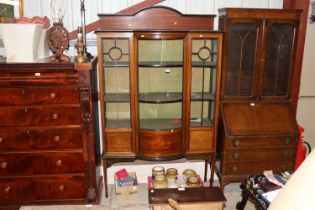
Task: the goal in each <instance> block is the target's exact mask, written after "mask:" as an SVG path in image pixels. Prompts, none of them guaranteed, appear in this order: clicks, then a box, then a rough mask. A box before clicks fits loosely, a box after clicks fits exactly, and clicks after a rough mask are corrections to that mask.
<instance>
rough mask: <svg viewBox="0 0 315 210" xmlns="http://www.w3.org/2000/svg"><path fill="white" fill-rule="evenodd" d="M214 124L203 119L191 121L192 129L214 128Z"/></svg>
mask: <svg viewBox="0 0 315 210" xmlns="http://www.w3.org/2000/svg"><path fill="white" fill-rule="evenodd" d="M213 125H214V123H213V121H212V120H210V119H208V118H203V119H190V127H208V126H211V127H212V126H213Z"/></svg>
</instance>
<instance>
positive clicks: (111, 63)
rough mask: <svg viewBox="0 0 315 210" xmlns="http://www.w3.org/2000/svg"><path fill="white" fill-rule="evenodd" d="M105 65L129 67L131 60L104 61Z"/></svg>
mask: <svg viewBox="0 0 315 210" xmlns="http://www.w3.org/2000/svg"><path fill="white" fill-rule="evenodd" d="M103 67H129V61H126V62H103Z"/></svg>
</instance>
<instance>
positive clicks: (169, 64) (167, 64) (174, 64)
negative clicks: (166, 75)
mask: <svg viewBox="0 0 315 210" xmlns="http://www.w3.org/2000/svg"><path fill="white" fill-rule="evenodd" d="M183 66H184V62H183V61H163V62H161V61H139V63H138V67H154V68H161V67H169V68H171V67H183Z"/></svg>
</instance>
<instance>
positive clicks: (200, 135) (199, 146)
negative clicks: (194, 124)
mask: <svg viewBox="0 0 315 210" xmlns="http://www.w3.org/2000/svg"><path fill="white" fill-rule="evenodd" d="M214 150H215V148H214V141H213V129H212V128H210V129H205V130H192V129H190V130H189V151H191V152H194V151H196V152H214Z"/></svg>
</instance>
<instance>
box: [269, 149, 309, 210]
mask: <svg viewBox="0 0 315 210" xmlns="http://www.w3.org/2000/svg"><path fill="white" fill-rule="evenodd" d="M314 179H315V151H314V150H313V151H312V152H311V153H310V154H309V155H308V157H307V158H306V159H305V160H304V162H303V163H302V165H300V167H299V168H298V170H297V171H295V172H294V174H293V175H292V177H291V178H290V180H289V181H288V182H287V183H286V185H285V186H284V188H283V189H282V190H281V192H280V193H279V194H278V195H277V197H276V198H275V199H274V200H273V201H272V203H271V204H270V206H269V208H268V210H288V209H294V210H314V209H315V199H314V198H315V197H314V194H315V180H314Z"/></svg>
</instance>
